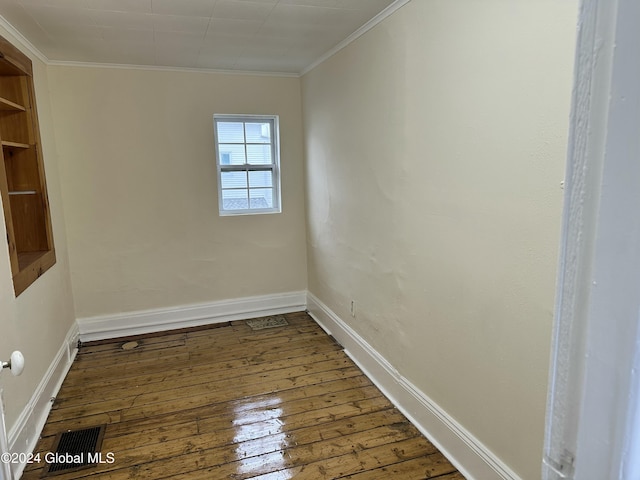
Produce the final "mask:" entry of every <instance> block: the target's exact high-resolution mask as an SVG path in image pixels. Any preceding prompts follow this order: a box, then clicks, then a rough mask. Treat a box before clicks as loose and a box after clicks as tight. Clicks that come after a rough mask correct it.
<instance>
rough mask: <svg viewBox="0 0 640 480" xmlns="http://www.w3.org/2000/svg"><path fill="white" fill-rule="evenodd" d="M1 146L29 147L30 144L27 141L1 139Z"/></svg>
mask: <svg viewBox="0 0 640 480" xmlns="http://www.w3.org/2000/svg"><path fill="white" fill-rule="evenodd" d="M1 143H2V146H3V147H8V148H30V147H31V145H29V144H28V143H20V142H9V141H8V140H2V142H1Z"/></svg>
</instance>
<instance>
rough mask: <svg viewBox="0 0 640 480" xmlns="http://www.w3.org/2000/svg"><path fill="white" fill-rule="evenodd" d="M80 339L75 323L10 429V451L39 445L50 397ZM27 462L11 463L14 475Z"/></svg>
mask: <svg viewBox="0 0 640 480" xmlns="http://www.w3.org/2000/svg"><path fill="white" fill-rule="evenodd" d="M78 339H79V332H78V325H77V324H75V323H74V324H73V325H72V326H71V328H70V329H69V332H67V336H66V337H65V340H64V343H63V344H62V345H61V346H60V349H59V350H58V353H57V354H56V356H55V358H54V359H53V361H52V362H51V365H49V369H48V370H47V372H46V373H45V375H44V377H43V378H42V380H41V381H40V383H39V384H38V387H37V388H36V390H35V392H34V393H33V395H32V396H31V399H30V400H29V403H27V405H26V406H25V408H24V409H23V410H22V413H21V414H20V416H19V417H18V419H17V420H16V422H15V424H14V425H13V427H12V428H11V429H10V430H9V432H8V435H7V437H8V441H9V451H10V452H12V453H24V454H29V453H31V452H33V450H34V449H35V448H36V444H37V443H38V439H39V437H40V433H41V432H42V429H43V428H44V425H45V423H46V421H47V417H48V416H49V411H50V410H51V405H52V403H51V399H52V398H54V397H55V396H56V395H57V394H58V391H59V390H60V387H61V386H62V382H63V380H64V379H65V377H66V376H67V372H68V371H69V368H71V364H72V363H73V359H74V358H75V356H76V353H78V348H77V345H78ZM25 466H26V464H25V463H22V464H20V463H12V464H11V469H12V473H13V478H20V476H21V475H22V472H23V470H24V467H25Z"/></svg>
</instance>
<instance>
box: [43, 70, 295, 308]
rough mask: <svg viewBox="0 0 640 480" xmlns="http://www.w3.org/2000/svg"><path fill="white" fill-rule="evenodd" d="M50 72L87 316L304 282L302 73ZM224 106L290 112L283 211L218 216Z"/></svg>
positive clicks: (283, 118)
mask: <svg viewBox="0 0 640 480" xmlns="http://www.w3.org/2000/svg"><path fill="white" fill-rule="evenodd" d="M49 76H50V85H51V91H52V103H53V112H54V121H55V128H56V137H57V141H58V145H59V150H60V178H61V183H62V188H63V200H64V209H65V216H66V220H67V230H68V238H69V240H68V241H69V251H70V264H71V274H72V281H73V291H74V299H75V307H76V313H77V316H78V317H79V318H82V317H92V316H98V315H109V314H116V313H119V312H132V311H141V310H147V309H158V308H170V307H179V306H183V305H190V304H198V303H207V302H213V301H217V300H224V299H230V298H240V297H247V296H254V295H267V294H275V293H281V292H289V291H299V290H304V289H306V250H305V249H306V245H305V229H304V195H303V163H302V156H303V147H302V126H301V123H302V122H301V105H300V81H299V79H297V78H278V77H267V76H243V75H224V74H207V73H194V72H177V71H158V70H155V71H154V70H136V69H118V68H84V67H67V66H52V67H50V69H49ZM214 113H229V114H241V113H245V114H276V115H280V132H281V169H282V205H283V207H282V213H281V214H275V215H252V216H241V217H219V216H218V205H217V202H218V195H217V187H216V168H215V153H214V143H213V114H214Z"/></svg>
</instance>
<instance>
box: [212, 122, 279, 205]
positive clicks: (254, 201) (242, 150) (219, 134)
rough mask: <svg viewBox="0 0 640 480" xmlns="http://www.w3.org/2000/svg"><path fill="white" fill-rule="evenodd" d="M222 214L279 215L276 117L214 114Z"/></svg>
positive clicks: (219, 197)
mask: <svg viewBox="0 0 640 480" xmlns="http://www.w3.org/2000/svg"><path fill="white" fill-rule="evenodd" d="M213 123H214V131H215V140H216V142H215V143H216V164H217V167H218V202H219V203H218V206H219V211H220V215H243V214H254V213H279V212H280V211H281V209H280V172H279V166H280V158H279V157H280V152H279V148H278V117H277V116H275V115H271V116H264V115H242V116H238V115H217V114H216V115H214V116H213Z"/></svg>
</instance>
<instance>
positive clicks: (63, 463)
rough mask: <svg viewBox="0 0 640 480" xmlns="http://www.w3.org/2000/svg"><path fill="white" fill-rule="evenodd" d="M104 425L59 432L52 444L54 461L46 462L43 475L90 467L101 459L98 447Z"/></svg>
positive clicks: (100, 442)
mask: <svg viewBox="0 0 640 480" xmlns="http://www.w3.org/2000/svg"><path fill="white" fill-rule="evenodd" d="M105 427H106V425H101V426H99V427H92V428H85V429H83V430H71V431H68V432H64V433H59V434H58V435H57V436H56V439H55V442H54V444H53V449H52V452H51V453H52V455H49V456H50V457H51V458H52V459H53V460H54V461H52V462H51V463H48V464H47V467H46V468H45V470H44V472H43V475H42V476H43V477H50V476H53V475H61V474H63V473H69V472H75V471H77V470H82V469H84V468H90V467H93V466H94V465H96V464H97V463H99V462H100V461H101V454H100V449H101V448H102V439H103V438H104V430H105Z"/></svg>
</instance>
